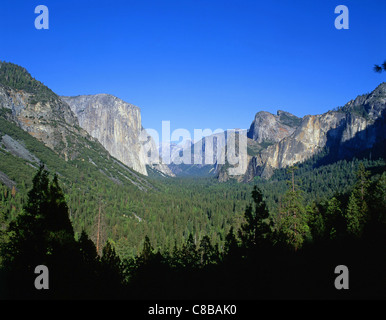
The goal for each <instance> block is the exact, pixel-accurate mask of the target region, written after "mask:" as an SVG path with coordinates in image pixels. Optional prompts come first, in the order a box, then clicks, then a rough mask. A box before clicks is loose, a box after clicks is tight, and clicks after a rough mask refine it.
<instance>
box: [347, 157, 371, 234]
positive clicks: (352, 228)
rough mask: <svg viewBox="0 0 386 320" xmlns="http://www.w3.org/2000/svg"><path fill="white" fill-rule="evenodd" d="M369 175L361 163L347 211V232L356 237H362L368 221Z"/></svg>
mask: <svg viewBox="0 0 386 320" xmlns="http://www.w3.org/2000/svg"><path fill="white" fill-rule="evenodd" d="M369 174H370V172H369V171H366V169H365V166H364V165H363V163H362V162H361V163H360V164H359V167H358V170H357V173H356V178H357V181H356V183H355V185H354V189H353V191H352V192H351V195H350V198H349V202H348V206H347V210H346V215H345V217H346V220H347V232H348V233H349V234H351V235H353V236H356V237H360V236H361V235H362V232H363V229H364V227H365V225H366V223H367V220H368V206H367V189H368V186H369V180H368V176H369Z"/></svg>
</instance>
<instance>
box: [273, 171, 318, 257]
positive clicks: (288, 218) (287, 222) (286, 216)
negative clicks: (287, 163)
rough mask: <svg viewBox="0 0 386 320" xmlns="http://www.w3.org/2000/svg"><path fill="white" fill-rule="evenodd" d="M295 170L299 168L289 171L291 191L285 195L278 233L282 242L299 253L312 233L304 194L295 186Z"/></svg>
mask: <svg viewBox="0 0 386 320" xmlns="http://www.w3.org/2000/svg"><path fill="white" fill-rule="evenodd" d="M295 169H297V168H294V167H291V168H290V169H289V170H288V171H289V173H291V178H292V179H291V181H290V182H289V189H288V190H287V192H286V194H285V195H284V199H283V204H282V208H281V210H282V212H281V213H280V214H281V219H280V226H279V228H278V233H279V239H280V240H281V241H284V242H285V243H286V244H287V245H289V246H290V247H292V248H293V249H294V250H295V251H297V250H298V249H299V248H301V247H302V245H303V242H304V240H305V239H306V238H309V237H310V235H311V233H310V228H309V226H308V216H307V212H306V210H305V208H304V206H303V197H302V193H301V191H300V190H299V189H298V187H297V185H296V184H295V178H294V170H295Z"/></svg>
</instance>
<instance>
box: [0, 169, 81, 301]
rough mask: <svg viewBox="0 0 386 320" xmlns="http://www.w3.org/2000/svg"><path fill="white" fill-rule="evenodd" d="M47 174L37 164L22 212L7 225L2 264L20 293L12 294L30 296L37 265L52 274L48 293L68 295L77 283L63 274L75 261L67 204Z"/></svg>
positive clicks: (74, 248) (73, 241)
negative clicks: (51, 288)
mask: <svg viewBox="0 0 386 320" xmlns="http://www.w3.org/2000/svg"><path fill="white" fill-rule="evenodd" d="M48 175H49V174H48V172H47V171H46V170H45V169H44V166H43V165H41V166H40V168H39V170H38V172H37V173H36V175H35V177H34V178H33V186H32V189H31V190H30V191H29V192H28V201H27V203H26V205H25V206H24V210H23V212H22V213H20V214H19V215H18V216H17V218H16V219H15V220H14V221H12V222H11V223H10V225H9V227H8V230H7V231H8V233H9V241H7V243H6V244H5V245H4V246H3V247H2V252H1V253H2V256H3V257H4V265H5V267H6V268H7V270H8V271H9V272H10V277H11V278H12V281H13V282H14V283H17V285H15V288H12V289H15V290H20V291H17V292H16V293H15V294H16V295H20V294H26V295H27V296H28V295H30V294H34V292H33V291H32V292H31V290H32V289H34V288H33V285H32V286H31V285H30V284H31V283H32V284H33V281H32V282H31V277H33V276H34V268H35V267H36V266H38V265H45V266H47V267H48V268H49V269H51V270H52V271H54V272H53V275H52V276H51V277H50V281H52V284H53V286H54V287H56V288H57V290H56V291H55V290H51V291H50V293H49V294H53V295H59V296H60V295H62V294H68V292H69V291H70V286H71V285H72V284H74V282H76V281H77V280H76V277H75V274H76V272H73V273H72V274H71V273H68V272H67V271H66V270H70V269H74V265H76V264H77V263H78V262H79V261H78V260H77V245H76V242H75V239H74V231H73V229H72V225H71V222H70V220H69V217H68V212H67V205H66V202H65V199H64V195H63V192H62V190H61V188H60V187H59V184H58V180H57V177H54V179H53V181H52V182H50V181H49V178H48ZM75 269H76V268H75ZM28 285H29V286H28ZM26 286H27V287H26Z"/></svg>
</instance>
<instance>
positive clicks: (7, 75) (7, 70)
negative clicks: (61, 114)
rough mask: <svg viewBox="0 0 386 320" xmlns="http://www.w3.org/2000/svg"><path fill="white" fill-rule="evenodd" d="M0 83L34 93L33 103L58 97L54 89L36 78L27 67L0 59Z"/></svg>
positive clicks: (31, 100)
mask: <svg viewBox="0 0 386 320" xmlns="http://www.w3.org/2000/svg"><path fill="white" fill-rule="evenodd" d="M0 84H2V85H4V86H7V87H11V88H13V89H17V90H23V91H26V92H28V93H32V94H33V96H32V97H31V99H30V102H31V103H37V102H38V101H40V102H42V103H44V102H47V101H49V100H52V99H56V98H57V95H56V94H55V93H54V92H53V91H52V90H50V89H48V88H47V87H46V86H45V85H44V84H43V83H41V82H40V81H37V80H35V79H34V78H33V77H32V76H31V75H30V74H29V73H28V71H27V70H26V69H25V68H23V67H20V66H18V65H16V64H13V63H10V62H1V61H0Z"/></svg>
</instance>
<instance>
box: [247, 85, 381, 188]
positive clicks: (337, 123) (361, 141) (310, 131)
mask: <svg viewBox="0 0 386 320" xmlns="http://www.w3.org/2000/svg"><path fill="white" fill-rule="evenodd" d="M385 107H386V83H382V84H381V85H379V86H378V87H377V88H376V89H375V90H374V91H373V92H372V93H370V94H368V95H362V96H358V97H357V98H356V99H355V100H351V101H350V102H348V103H347V104H346V105H345V106H343V107H341V108H337V109H335V110H334V111H329V112H326V113H324V114H321V115H307V116H305V117H303V119H301V122H300V125H299V126H298V127H297V128H296V129H295V130H294V131H293V132H292V134H290V135H288V136H286V137H284V138H283V139H281V140H280V141H278V142H277V143H275V144H273V145H270V146H268V147H267V148H266V149H264V150H262V151H261V152H259V153H258V154H257V155H255V156H253V157H252V158H251V159H250V161H249V164H248V169H247V172H246V174H245V176H244V179H243V180H244V181H250V180H252V179H253V177H254V176H257V175H258V176H263V177H270V176H271V175H272V173H273V170H274V169H277V168H284V167H288V166H292V165H294V164H296V163H301V162H303V161H305V160H307V159H308V158H310V157H312V156H313V155H315V154H317V153H318V152H320V151H321V150H323V149H324V148H325V147H328V148H329V150H330V152H333V153H334V154H333V155H332V156H333V157H334V158H335V159H340V158H344V157H351V156H354V155H355V154H356V153H358V152H360V151H363V150H366V149H370V148H372V147H373V146H374V145H375V144H376V143H379V142H380V141H384V140H385V139H386V130H385V127H384V122H385V121H384V119H385V114H384V113H385ZM255 122H256V121H255ZM264 125H265V124H264ZM266 127H268V128H269V127H271V124H268V125H266ZM254 130H255V129H254ZM271 132H274V130H273V131H272V130H271ZM274 137H277V138H279V136H278V135H276V134H274ZM265 139H269V136H266V137H265Z"/></svg>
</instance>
